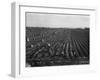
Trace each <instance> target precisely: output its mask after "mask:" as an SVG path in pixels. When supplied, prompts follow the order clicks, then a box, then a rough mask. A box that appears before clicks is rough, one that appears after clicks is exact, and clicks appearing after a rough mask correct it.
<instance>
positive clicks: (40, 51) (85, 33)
mask: <svg viewBox="0 0 100 80" xmlns="http://www.w3.org/2000/svg"><path fill="white" fill-rule="evenodd" d="M80 64H89V28H84V29H81V28H75V29H71V28H44V27H26V67H28V66H30V67H39V66H58V65H80Z"/></svg>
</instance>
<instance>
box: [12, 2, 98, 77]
mask: <svg viewBox="0 0 100 80" xmlns="http://www.w3.org/2000/svg"><path fill="white" fill-rule="evenodd" d="M31 5H32V4H20V3H12V21H11V22H12V24H11V26H12V33H11V35H12V55H11V57H12V62H11V64H12V65H11V67H12V68H11V75H12V76H13V77H22V76H34V75H35V76H36V75H53V74H55V73H57V74H59V72H60V74H66V73H77V72H78V73H81V72H82V73H84V72H85V73H86V72H94V71H95V68H96V66H95V55H94V54H92V56H91V55H90V57H91V58H92V59H93V60H92V65H84V66H81V65H76V66H75V65H74V69H73V70H71V69H72V68H73V66H60V67H56V66H54V67H49V68H48V67H39V68H34V69H33V70H34V71H33V70H32V69H29V68H28V69H27V70H25V67H24V65H25V64H24V65H22V64H21V63H23V60H22V57H21V56H22V55H23V54H20V51H22V52H23V50H21V49H22V48H23V46H20V44H21V45H22V44H23V43H21V41H20V38H21V36H22V35H23V34H22V31H21V30H22V29H23V27H22V26H23V24H21V23H22V22H23V20H24V19H25V18H24V17H25V16H24V17H23V16H22V15H23V14H24V12H25V11H27V9H26V10H25V9H23V12H22V13H20V12H21V11H22V10H21V7H26V8H27V7H28V8H29V7H30V6H31ZM32 7H36V8H47V9H51V8H52V9H53V8H55V9H57V10H59V9H60V10H62V9H64V10H66V9H69V11H70V9H76V10H81V12H84V10H85V11H89V12H90V13H88V14H89V15H91V16H92V19H91V23H90V26H91V29H90V40H91V42H90V44H91V45H92V46H90V52H91V53H95V50H94V49H95V48H94V47H95V45H94V42H95V11H96V9H94V8H90V9H88V8H85V7H80V8H73V7H71V6H70V7H69V6H68V8H63V7H47V6H44V7H43V6H31V8H32ZM64 10H63V11H64ZM30 11H31V9H30ZM44 11H45V10H44ZM42 12H43V10H42ZM58 12H59V11H58ZM79 13H80V11H79ZM84 14H87V12H86V13H85V12H84ZM20 18H23V19H20ZM23 23H25V22H23ZM24 25H25V24H24ZM23 33H24V32H23ZM24 35H25V34H24ZM21 39H24V37H23V38H21ZM22 41H23V40H22ZM23 42H24V41H23ZM24 50H25V49H24ZM90 63H91V62H90ZM66 67H67V68H68V69H66ZM79 67H80V69H83V70H79V69H78V68H79ZM66 70H67V71H66ZM52 71H53V72H52Z"/></svg>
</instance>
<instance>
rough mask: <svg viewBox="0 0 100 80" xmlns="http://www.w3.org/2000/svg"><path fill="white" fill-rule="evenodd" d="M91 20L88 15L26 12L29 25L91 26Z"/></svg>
mask: <svg viewBox="0 0 100 80" xmlns="http://www.w3.org/2000/svg"><path fill="white" fill-rule="evenodd" d="M89 21H90V16H87V15H74V14H73V15H70V14H68V15H67V14H66V15H61V14H45V13H44V14H43V13H42V14H41V13H26V26H27V27H55V28H56V27H60V28H62V27H66V28H85V27H89Z"/></svg>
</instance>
